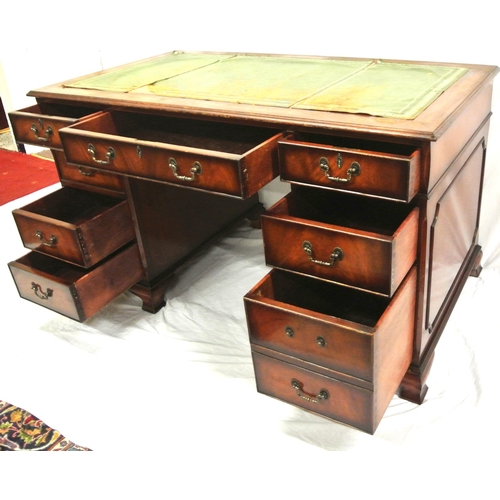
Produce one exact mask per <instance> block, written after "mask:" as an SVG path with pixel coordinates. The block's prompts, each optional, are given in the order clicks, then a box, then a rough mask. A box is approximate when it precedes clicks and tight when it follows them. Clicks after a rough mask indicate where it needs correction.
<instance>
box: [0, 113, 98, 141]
mask: <svg viewBox="0 0 500 500" xmlns="http://www.w3.org/2000/svg"><path fill="white" fill-rule="evenodd" d="M43 106H44V109H43V111H42V110H41V109H40V106H39V105H38V104H36V105H34V106H30V107H28V108H24V109H21V110H19V111H12V112H11V113H9V118H10V122H11V124H12V130H13V131H14V136H15V138H16V141H17V142H22V143H24V144H32V145H35V146H43V147H46V148H51V149H62V144H61V139H60V137H59V130H60V129H61V128H63V127H67V126H69V125H72V124H73V123H76V122H77V121H78V120H79V119H80V118H82V117H83V116H86V115H90V114H92V113H93V112H94V110H92V109H89V108H84V107H83V108H82V107H78V106H71V105H65V104H47V103H45V104H43Z"/></svg>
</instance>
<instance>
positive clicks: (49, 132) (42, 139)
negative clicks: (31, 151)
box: [30, 120, 54, 142]
mask: <svg viewBox="0 0 500 500" xmlns="http://www.w3.org/2000/svg"><path fill="white" fill-rule="evenodd" d="M38 123H39V125H40V128H41V129H43V122H42V120H38ZM30 130H31V131H32V132H33V134H34V135H35V138H36V139H37V140H38V141H40V142H49V141H50V139H51V137H52V136H53V135H54V131H53V130H52V127H51V126H50V125H49V126H48V127H47V128H46V129H45V132H44V135H45V137H42V136H41V135H40V133H39V132H38V128H37V126H36V125H35V124H34V123H32V124H31V127H30Z"/></svg>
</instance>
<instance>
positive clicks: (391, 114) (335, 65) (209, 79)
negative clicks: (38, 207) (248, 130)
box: [66, 52, 467, 120]
mask: <svg viewBox="0 0 500 500" xmlns="http://www.w3.org/2000/svg"><path fill="white" fill-rule="evenodd" d="M466 72H467V69H466V68H460V67H453V66H439V65H430V64H407V63H396V62H384V61H380V60H373V61H372V60H349V59H332V58H307V57H288V56H286V57H278V56H260V55H245V54H207V53H198V54H197V53H183V52H173V53H171V54H167V55H164V56H161V57H157V58H154V59H150V60H147V61H141V62H139V63H137V64H133V65H127V66H125V67H121V68H116V69H114V70H111V71H107V72H104V73H101V74H98V75H94V76H91V77H88V78H85V79H82V80H79V81H77V82H72V83H69V84H66V86H67V87H73V88H85V89H94V90H104V91H112V92H131V91H138V92H141V91H144V92H152V93H154V94H157V95H159V96H165V97H176V98H189V99H200V100H209V101H219V102H230V103H241V104H254V105H265V106H276V107H285V108H295V109H309V110H316V111H332V112H344V113H358V114H368V115H372V116H381V117H386V118H399V119H408V120H410V119H413V118H416V117H417V116H418V115H419V114H420V113H421V112H422V111H423V110H424V109H425V108H426V107H427V106H429V105H430V104H431V103H432V102H433V101H434V100H435V99H437V97H439V95H440V94H441V93H442V92H444V91H445V90H446V89H447V88H449V87H450V86H451V85H452V84H453V83H454V82H456V81H457V80H458V79H459V78H460V77H461V76H463V75H464V74H465V73H466Z"/></svg>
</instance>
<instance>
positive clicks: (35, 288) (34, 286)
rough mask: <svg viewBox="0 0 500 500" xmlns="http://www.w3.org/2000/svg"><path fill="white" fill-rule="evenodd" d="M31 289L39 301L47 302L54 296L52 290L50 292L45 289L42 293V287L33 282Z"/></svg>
mask: <svg viewBox="0 0 500 500" xmlns="http://www.w3.org/2000/svg"><path fill="white" fill-rule="evenodd" d="M31 289H32V290H33V291H34V292H35V295H36V296H37V297H38V298H39V299H41V300H48V299H49V298H50V297H52V295H53V294H54V290H52V288H47V291H46V292H44V291H43V290H42V287H41V286H40V285H39V284H38V283H35V282H34V281H32V282H31Z"/></svg>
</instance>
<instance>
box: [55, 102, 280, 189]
mask: <svg viewBox="0 0 500 500" xmlns="http://www.w3.org/2000/svg"><path fill="white" fill-rule="evenodd" d="M281 137H282V134H281V133H280V134H276V132H275V131H271V130H268V129H262V128H257V127H247V126H240V125H227V124H222V123H213V122H212V123H211V122H203V121H197V120H183V119H178V118H170V117H165V116H156V115H140V114H134V113H129V112H118V111H110V112H106V113H102V114H100V115H96V116H94V117H92V118H89V119H88V120H82V121H81V122H79V123H77V124H75V125H73V126H71V127H68V128H65V129H64V130H62V131H61V138H62V142H63V147H64V151H65V154H66V158H67V160H68V163H72V164H76V165H86V166H90V167H96V168H99V169H102V170H107V171H112V172H118V173H121V174H125V175H130V176H134V177H139V178H145V179H151V180H156V181H162V182H167V183H172V184H179V185H182V186H185V187H189V188H195V189H203V190H208V191H212V192H215V193H221V194H227V195H233V196H237V197H239V198H248V197H249V196H251V195H253V194H255V193H256V192H257V191H258V190H259V189H260V188H261V187H262V186H264V185H265V184H267V183H268V182H270V181H271V180H272V179H273V178H274V177H276V176H277V175H278V158H277V142H278V139H279V138H281Z"/></svg>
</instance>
